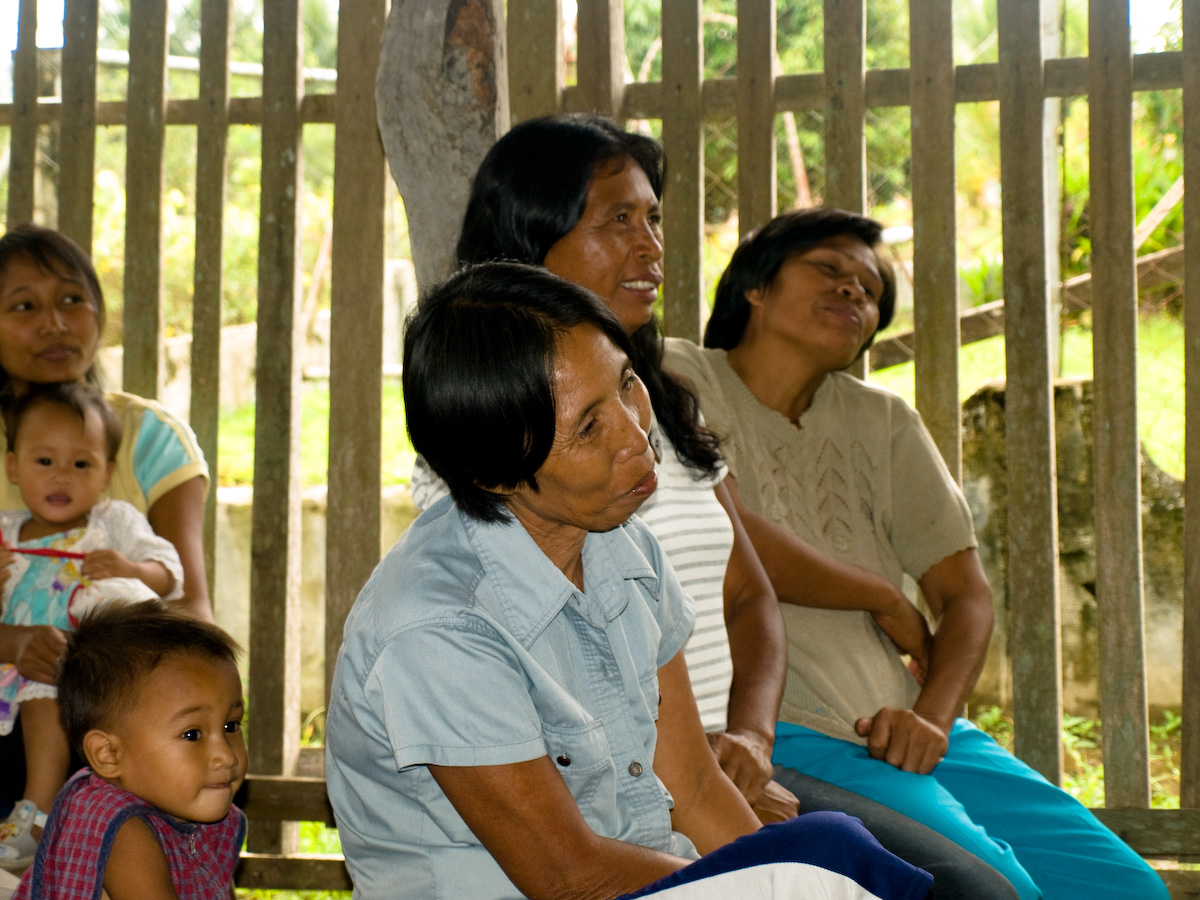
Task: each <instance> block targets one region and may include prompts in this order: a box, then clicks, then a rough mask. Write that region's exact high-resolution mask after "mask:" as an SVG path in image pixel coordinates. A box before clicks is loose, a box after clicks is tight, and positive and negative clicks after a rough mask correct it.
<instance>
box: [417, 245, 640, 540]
mask: <svg viewBox="0 0 1200 900" xmlns="http://www.w3.org/2000/svg"><path fill="white" fill-rule="evenodd" d="M580 325H592V326H594V327H596V328H597V329H599V330H600V332H601V333H603V334H604V335H605V336H606V337H607V338H608V339H609V340H611V341H612V342H613V344H615V345H616V346H617V347H619V348H620V349H621V351H622V352H623V353H625V354H626V355H627V356H628V357H629V358H630V360H632V359H633V358H634V357H633V346H632V345H631V344H630V342H629V336H628V335H627V333H626V332H625V329H624V327H623V326H622V325H621V322H620V320H618V319H617V317H616V316H615V315H613V313H612V312H611V311H610V310H609V308H608V307H607V306H606V305H605V303H604V301H603V300H601V299H600V298H599V297H597V296H596V295H595V294H593V293H592V292H591V291H589V290H587V289H586V288H583V287H580V286H579V285H577V284H573V283H572V282H569V281H567V280H565V279H563V278H559V277H558V276H557V275H554V274H552V273H550V272H548V271H546V270H545V269H542V268H538V267H535V266H527V265H521V264H519V263H504V262H496V263H483V264H480V265H478V266H471V267H468V268H466V269H463V270H462V271H460V272H458V273H457V274H455V275H452V276H451V277H450V278H449V279H447V280H446V281H445V282H443V283H442V284H441V285H438V286H436V287H434V288H433V289H432V290H431V291H430V292H429V293H428V294H426V295H425V296H424V297H423V298H422V299H421V301H420V303H419V304H418V306H417V310H416V312H415V313H414V314H413V315H412V316H411V317H410V318H409V320H408V324H407V327H406V329H405V334H404V368H403V374H402V380H403V384H404V410H405V417H406V419H407V424H408V434H409V437H410V438H411V439H412V444H413V447H414V448H416V451H417V452H418V453H420V454H421V455H422V456H423V457H425V460H426V462H428V463H429V465H430V467H431V468H432V469H433V470H434V471H435V472H437V474H438V475H440V476H441V478H442V480H443V481H445V482H446V485H447V487H449V488H450V493H451V495H452V496H453V497H454V500H455V502H457V503H458V505H459V507H460V508H461V509H462V510H463V512H464V513H466V514H467V515H469V516H471V517H472V518H475V519H480V520H482V521H486V522H498V521H503V520H505V519H506V518H507V517H508V511H507V508H506V506H505V504H504V499H505V498H504V496H503V495H502V494H500V493H498V492H497V491H496V490H492V489H494V488H503V489H506V490H513V489H515V488H516V487H518V486H519V485H521V484H528V485H529V486H530V487H531V488H533V489H534V490H537V479H536V477H535V473H536V472H537V470H538V469H540V468H541V466H542V463H544V462H545V461H546V458H547V456H549V454H550V447H551V445H552V442H553V440H554V426H555V396H554V369H555V364H554V358H555V352H556V345H557V342H558V339H559V338H560V336H561V335H562V334H563V333H564V332H566V331H568V330H570V329H572V328H576V327H578V326H580Z"/></svg>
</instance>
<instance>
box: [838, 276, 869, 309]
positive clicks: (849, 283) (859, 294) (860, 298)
mask: <svg viewBox="0 0 1200 900" xmlns="http://www.w3.org/2000/svg"><path fill="white" fill-rule="evenodd" d="M838 290H839V291H841V292H842V293H843V294H844V295H845V296H847V297H849V298H850V299H851V300H853V301H854V302H855V303H865V302H866V300H867V292H866V290H865V289H864V288H863V286H862V282H861V281H859V280H858V276H857V275H851V276H850V277H849V278H848V279H846V280H845V281H843V282H842V283H841V284H840V285H838Z"/></svg>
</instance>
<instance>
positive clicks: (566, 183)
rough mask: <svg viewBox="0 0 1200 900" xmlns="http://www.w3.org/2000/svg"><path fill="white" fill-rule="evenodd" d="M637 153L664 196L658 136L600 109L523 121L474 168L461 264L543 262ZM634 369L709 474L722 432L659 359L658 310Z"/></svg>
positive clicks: (661, 417) (637, 338) (640, 341)
mask: <svg viewBox="0 0 1200 900" xmlns="http://www.w3.org/2000/svg"><path fill="white" fill-rule="evenodd" d="M627 159H632V160H633V161H634V162H635V163H637V164H638V166H639V167H641V169H642V171H643V172H645V173H646V178H647V179H648V180H649V182H650V187H651V188H652V189H653V190H654V196H655V197H657V198H659V199H660V200H661V199H662V193H663V182H664V179H665V173H666V159H665V157H664V155H663V149H662V146H661V145H660V144H659V143H658V141H656V140H654V139H653V138H650V137H646V136H644V135H640V134H635V133H633V132H629V131H623V130H622V129H621V128H619V127H618V126H617V125H616V124H615V123H614V122H612V121H611V120H609V119H605V118H601V117H599V116H584V115H556V116H544V117H542V118H537V119H530V120H529V121H526V122H522V123H521V124H519V125H517V126H516V127H515V128H513V129H512V130H511V131H509V132H508V133H507V134H506V135H504V137H502V138H500V140H499V141H497V142H496V143H495V145H493V146H492V149H491V150H489V151H488V154H487V156H485V157H484V159H483V162H482V163H481V164H480V166H479V171H478V172H476V173H475V180H474V181H473V182H472V184H471V197H470V199H469V200H468V202H467V212H466V215H465V216H464V217H463V227H462V232H461V235H460V236H459V239H458V247H457V254H458V262H459V265H467V264H470V263H480V262H486V261H488V260H496V259H508V260H514V261H516V262H523V263H528V264H530V265H537V266H541V265H543V264H544V262H545V259H546V254H547V253H548V252H550V248H551V247H553V246H554V245H555V244H556V243H557V242H558V241H559V240H560V239H561V238H563V237H565V236H566V235H567V233H568V232H570V231H571V230H572V229H573V228H574V227H575V226H576V225H577V224H578V223H579V220H580V219H581V218H582V217H583V211H584V209H585V208H586V206H587V195H588V189H589V188H590V187H591V184H592V181H593V179H594V178H595V177H596V176H597V175H598V174H602V173H605V172H607V169H608V168H610V167H611V168H613V169H619V168H620V167H621V165H623V164H624V162H625V160H627ZM630 337H631V339H632V341H633V346H634V350H635V355H634V358H633V363H634V370H635V371H636V372H637V375H638V377H639V378H640V379H641V380H642V381H643V382H644V383H645V385H646V390H647V392H649V394H650V405H651V406H652V407H653V408H654V416H655V418H656V419H657V420H658V424H659V426H660V427H661V428H662V430H663V431H664V432H665V433H666V436H667V438H668V439H669V440H670V441H671V443H672V444H673V445H674V447H675V453H676V455H677V456H678V457H679V460H680V462H682V463H683V464H684V465H685V466H687V467H688V468H689V469H691V470H693V471H694V472H696V473H698V474H701V475H711V474H713V473H714V472H715V471H716V470H717V468H718V466H719V465H720V461H721V454H720V450H719V441H718V440H717V437H716V435H714V434H713V433H712V432H711V431H709V430H708V429H707V428H705V427H704V426H703V425H701V424H700V404H699V401H698V400H697V399H696V395H695V394H694V393H692V391H691V390H689V389H688V387H687V385H686V384H684V382H682V381H680V380H679V379H678V378H676V377H675V376H674V375H671V374H670V373H669V372H666V371H664V369H663V367H662V356H663V349H662V337H661V336H660V333H659V323H658V318H657V317H656V316H653V317H651V320H650V321H649V322H647V323H646V324H645V325H643V326H642V327H640V328H638V329H637V330H635V331H634V332H633V333H632V335H631V336H630Z"/></svg>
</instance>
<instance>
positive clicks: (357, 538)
mask: <svg viewBox="0 0 1200 900" xmlns="http://www.w3.org/2000/svg"><path fill="white" fill-rule="evenodd" d="M386 15H387V3H386V0H371V2H369V3H368V2H360V3H356V4H354V5H352V6H343V7H342V9H341V11H340V13H339V15H338V104H337V120H336V123H335V129H334V169H333V177H334V182H333V267H332V273H331V277H332V299H331V306H332V319H331V323H330V324H331V333H330V373H329V504H328V510H327V521H328V527H327V530H326V534H327V535H328V539H327V543H326V548H325V686H326V687H325V690H326V696H328V693H329V686H330V684H331V683H332V679H333V667H334V663H335V662H336V660H337V651H338V648H339V647H340V646H341V643H342V626H343V624H344V623H345V621H346V614H347V613H348V612H349V611H350V607H351V606H352V605H353V604H354V598H355V597H356V596H357V595H358V591H359V589H360V588H361V587H362V586H363V584H365V583H366V580H367V578H368V576H369V575H370V574H371V570H372V569H373V568H374V567H375V564H376V563H377V562H378V561H379V524H380V514H379V499H380V437H381V431H382V425H381V421H380V418H381V409H380V405H381V391H382V388H383V268H384V259H383V250H384V239H383V238H384V234H383V226H384V204H385V200H384V185H385V179H386V174H387V173H386V161H385V159H384V154H383V144H382V143H381V141H380V139H379V129H378V128H377V127H376V125H375V74H376V72H377V71H378V69H379V33H380V31H381V30H382V29H383V24H384V19H385V17H386Z"/></svg>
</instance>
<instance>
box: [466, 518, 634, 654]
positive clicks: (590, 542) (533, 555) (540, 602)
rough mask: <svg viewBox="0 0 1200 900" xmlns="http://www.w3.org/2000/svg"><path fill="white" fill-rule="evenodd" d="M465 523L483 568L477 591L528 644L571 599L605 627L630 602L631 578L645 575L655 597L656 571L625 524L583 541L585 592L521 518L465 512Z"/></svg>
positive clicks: (592, 621) (482, 602)
mask: <svg viewBox="0 0 1200 900" xmlns="http://www.w3.org/2000/svg"><path fill="white" fill-rule="evenodd" d="M459 515H460V516H462V521H463V527H464V530H465V532H466V535H467V539H468V540H469V541H470V543H471V546H472V548H473V549H474V550H475V553H476V555H477V556H478V558H479V561H480V563H481V565H482V567H483V578H482V579H481V581H480V584H479V587H478V589H477V590H476V597H477V598H478V601H479V603H480V605H481V606H483V607H484V608H485V609H487V610H488V611H489V612H490V613H491V614H492V615H493V616H495V617H496V619H497V620H498V621H500V622H501V623H502V624H503V625H504V626H505V628H507V629H508V631H509V633H510V634H512V636H513V637H515V638H516V639H517V640H518V641H520V642H521V644H522V646H524V647H526V648H528V647H529V646H530V645H531V644H532V643H533V642H534V641H535V640H536V639H537V638H538V636H539V635H540V634H541V633H542V632H543V631H544V630H545V629H546V626H547V625H549V624H550V622H551V621H552V620H553V619H554V617H555V616H557V615H558V614H559V613H560V612H561V611H562V609H563V607H565V606H566V605H567V604H568V603H573V604H574V606H575V607H576V609H578V610H579V612H580V614H581V615H582V616H583V617H584V618H585V619H586V620H587V621H588V622H589V623H590V624H592V625H593V626H595V627H597V628H603V627H604V626H605V625H607V623H609V622H611V621H613V620H614V619H615V618H616V617H617V616H619V615H620V614H621V612H622V611H623V610H624V609H625V607H626V606H627V605H628V603H629V586H628V585H627V584H626V582H627V581H631V580H646V581H648V582H650V584H649V585H648V586H649V587H650V589H651V591H652V593H653V594H654V595H655V596H657V592H658V573H657V572H655V570H654V567H653V566H652V565H651V564H650V561H649V560H648V559H647V558H646V555H645V554H644V553H643V552H642V550H641V549H640V548H639V547H638V546H637V544H635V543H634V541H633V540H632V539H631V538H630V537H629V535H628V534H627V533H626V531H625V529H626V527H628V526H626V525H622V526H619V527H617V528H614V529H612V530H611V531H606V532H591V533H589V534H588V535H587V537H586V538H585V539H584V544H583V573H584V583H585V585H586V587H587V593H586V594H584V593H583V592H581V591H579V590H578V589H576V587H575V585H573V584H572V583H571V582H570V580H568V579H567V577H566V576H565V575H564V574H563V573H562V572H561V571H559V569H558V568H557V567H556V566H555V565H554V563H552V562H550V559H549V558H548V557H547V556H546V554H544V553H543V552H542V550H541V548H540V547H538V546H537V544H535V543H534V541H533V538H531V537H530V536H529V532H527V531H526V530H525V529H524V528H523V527H522V526H521V525H520V523H519V522H517V521H516V520H515V519H512V518H511V517H510V518H509V520H508V521H506V522H500V523H487V522H480V521H478V520H475V519H471V518H468V517H467V516H465V515H462V512H461V510H460V511H459Z"/></svg>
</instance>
